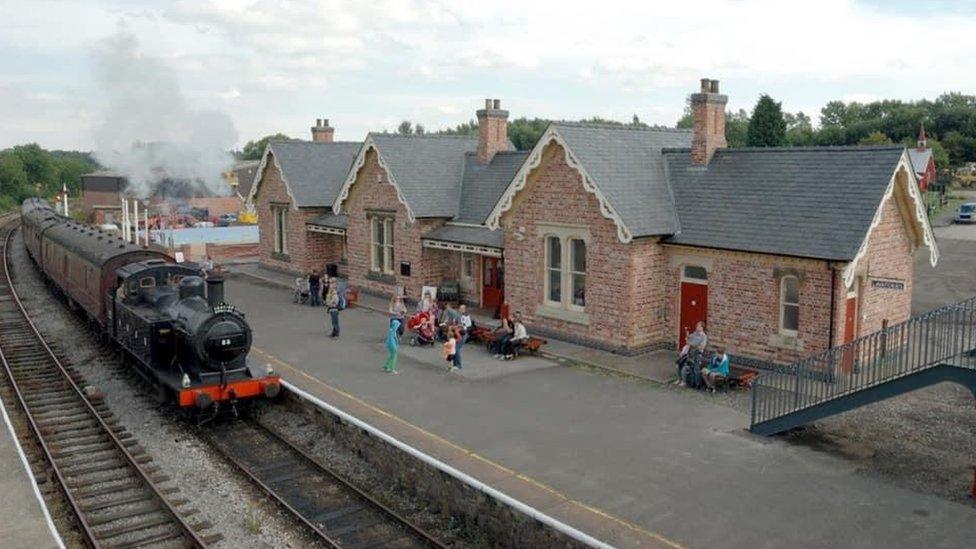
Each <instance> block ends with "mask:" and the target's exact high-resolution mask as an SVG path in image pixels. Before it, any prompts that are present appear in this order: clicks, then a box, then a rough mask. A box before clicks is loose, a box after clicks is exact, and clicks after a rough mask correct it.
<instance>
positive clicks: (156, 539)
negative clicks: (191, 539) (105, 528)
mask: <svg viewBox="0 0 976 549" xmlns="http://www.w3.org/2000/svg"><path fill="white" fill-rule="evenodd" d="M184 537H185V534H184V533H183V531H182V530H180V529H179V528H176V527H173V528H167V529H163V530H161V531H159V532H154V533H151V534H147V535H145V536H142V537H138V538H135V539H131V540H127V541H126V542H125V543H119V544H105V545H104V547H112V548H116V547H117V548H122V547H125V548H126V549H137V548H139V547H148V546H153V547H163V548H165V547H167V545H163V543H164V542H166V541H171V540H172V541H176V542H178V543H174V544H172V547H174V548H182V547H186V541H185V540H184Z"/></svg>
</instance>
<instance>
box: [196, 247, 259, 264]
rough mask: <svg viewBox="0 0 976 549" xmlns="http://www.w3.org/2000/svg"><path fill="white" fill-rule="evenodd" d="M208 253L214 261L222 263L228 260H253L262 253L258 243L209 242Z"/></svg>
mask: <svg viewBox="0 0 976 549" xmlns="http://www.w3.org/2000/svg"><path fill="white" fill-rule="evenodd" d="M206 250H207V251H206V254H207V255H209V256H210V258H211V259H213V261H214V263H217V264H220V263H224V262H227V261H239V260H253V259H257V258H258V257H259V254H260V246H259V245H258V244H210V243H208V244H207V248H206Z"/></svg>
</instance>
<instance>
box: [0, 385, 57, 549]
mask: <svg viewBox="0 0 976 549" xmlns="http://www.w3.org/2000/svg"><path fill="white" fill-rule="evenodd" d="M6 405H7V404H6V403H4V402H0V408H3V407H4V406H6ZM0 415H2V416H3V418H2V419H3V421H2V422H0V431H2V432H0V547H3V548H4V549H47V548H54V547H59V548H63V547H64V545H63V544H62V542H61V538H60V537H59V536H58V534H57V531H56V530H55V528H54V524H53V523H52V522H51V519H50V517H49V516H48V514H47V509H46V508H45V507H44V505H43V503H42V499H41V494H40V492H38V491H37V487H36V485H35V484H34V479H33V476H32V474H31V472H30V470H29V469H28V465H27V462H26V461H25V458H24V456H23V454H22V453H21V451H20V449H19V447H18V445H17V442H16V439H15V435H14V433H13V432H12V430H11V426H10V420H9V418H8V417H7V412H6V409H3V410H0Z"/></svg>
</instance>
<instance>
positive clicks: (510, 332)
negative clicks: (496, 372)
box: [492, 311, 529, 360]
mask: <svg viewBox="0 0 976 549" xmlns="http://www.w3.org/2000/svg"><path fill="white" fill-rule="evenodd" d="M528 340H529V332H528V330H527V329H526V328H525V323H523V322H522V313H520V312H518V311H515V314H514V315H512V317H511V318H507V317H502V325H501V326H500V327H499V328H498V329H497V330H495V342H494V345H493V347H492V350H493V351H494V354H495V358H499V359H502V360H512V359H513V358H515V350H516V349H517V348H518V347H519V346H520V345H522V344H524V343H525V342H526V341H528Z"/></svg>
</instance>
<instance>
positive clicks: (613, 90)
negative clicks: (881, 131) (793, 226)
mask: <svg viewBox="0 0 976 549" xmlns="http://www.w3.org/2000/svg"><path fill="white" fill-rule="evenodd" d="M0 13H2V14H3V16H2V17H0V52H2V53H0V148H5V147H9V146H12V145H15V144H20V143H28V142H37V143H39V144H40V145H41V146H43V147H45V148H49V149H78V150H90V149H92V148H94V147H95V146H96V141H97V140H98V132H99V128H102V129H104V128H105V126H106V125H110V124H113V123H114V122H115V120H116V118H117V117H120V116H122V117H124V116H126V112H127V111H126V110H125V109H120V108H119V102H118V101H114V100H113V99H112V98H113V90H108V89H106V88H107V87H112V81H111V80H106V79H105V77H104V73H105V71H101V74H102V76H101V77H99V73H100V71H99V70H98V66H99V59H100V57H99V56H100V55H102V56H103V57H104V50H105V48H106V44H119V43H125V44H128V46H126V47H127V48H128V50H127V53H128V56H129V57H130V58H131V59H132V60H134V62H137V63H142V62H144V63H145V65H144V70H130V71H127V72H123V73H121V74H128V75H136V76H133V77H131V78H134V79H135V80H136V81H135V82H132V81H129V82H126V85H125V86H124V88H125V89H126V90H129V91H132V90H136V91H138V93H141V94H142V95H143V96H144V98H145V97H148V98H149V100H152V98H153V93H155V91H156V87H158V86H160V84H159V81H163V82H164V84H163V86H164V87H167V94H168V95H167V98H166V100H167V101H171V100H173V99H174V97H173V95H172V94H173V93H176V94H178V96H179V97H178V99H177V103H178V105H179V108H180V109H182V111H181V112H184V113H190V116H191V117H192V116H193V113H211V114H213V113H218V114H219V113H225V114H226V117H224V118H229V120H230V126H229V127H224V122H223V120H224V118H220V117H217V118H219V119H220V120H221V122H220V124H222V126H221V135H222V136H225V137H222V139H224V140H225V141H227V142H233V143H235V146H237V147H239V146H241V145H243V144H244V143H245V142H246V141H248V140H251V139H256V138H259V137H261V136H263V135H266V134H269V133H275V132H283V133H286V134H289V135H291V136H294V137H301V138H306V139H307V138H308V137H309V127H310V126H311V125H312V124H313V123H314V121H315V119H316V118H328V119H330V121H331V123H332V126H334V127H335V128H336V139H338V140H350V141H357V140H362V139H363V137H364V136H365V135H366V133H367V132H368V131H371V130H383V129H394V128H395V127H396V126H397V124H398V123H399V122H400V121H401V120H405V119H406V120H411V121H413V122H416V123H421V124H423V125H424V126H425V127H426V128H427V129H428V130H432V129H437V128H445V127H451V126H454V125H456V124H458V123H460V122H465V121H468V120H470V119H472V118H473V117H474V111H475V110H476V109H478V108H479V107H481V106H483V105H484V99H485V98H488V97H491V98H499V99H501V101H502V106H503V108H506V109H508V110H509V111H510V113H511V114H510V116H511V117H513V118H515V117H520V116H527V117H530V118H531V117H543V118H553V119H580V118H588V117H591V116H600V117H604V118H611V119H618V120H624V121H627V120H630V119H631V117H632V115H634V114H637V115H638V116H639V117H640V118H641V120H643V121H645V122H648V123H654V124H663V125H669V126H672V125H674V123H675V122H676V121H677V119H678V118H679V117H680V116H681V113H682V111H683V109H684V105H685V100H686V97H687V96H688V94H689V93H692V92H694V91H696V89H697V87H698V81H699V79H700V78H705V77H707V78H714V79H718V80H720V81H721V91H722V92H723V93H725V94H727V95H728V96H729V108H730V109H732V110H737V109H740V108H744V109H747V110H751V108H752V106H753V105H754V104H755V102H756V100H757V98H758V96H759V94H761V93H768V94H770V95H771V96H773V98H775V99H776V100H778V101H782V102H783V108H784V109H785V110H787V111H790V112H795V111H803V112H806V113H807V114H811V115H814V118H815V119H816V117H815V115H816V114H817V113H818V112H819V110H820V108H821V107H822V106H823V105H824V104H825V103H826V102H827V101H830V100H834V99H841V100H847V101H851V100H858V101H870V100H874V99H881V98H893V99H904V100H913V99H920V98H934V97H936V96H938V95H939V94H941V93H943V92H946V91H962V92H966V93H974V90H976V70H974V69H976V61H973V59H974V58H973V55H972V52H973V51H976V32H974V31H973V29H976V2H973V1H960V2H939V1H927V2H921V1H916V2H901V1H881V0H870V1H864V0H861V1H855V0H818V1H811V2H807V1H802V0H791V1H788V2H784V1H774V0H734V1H732V0H696V1H695V2H653V1H641V2H620V1H616V0H601V1H593V0H591V1H588V2H575V1H570V0H537V1H535V0H533V1H528V0H480V1H473V2H467V1H434V0H369V1H346V0H321V1H307V2H302V1H277V0H274V1H273V0H252V1H230V0H176V1H171V2H164V1H152V0H104V1H97V0H90V1H86V0H74V1H62V2H58V1H48V0H30V1H27V0H16V1H15V0H0ZM100 52H101V53H100ZM147 72H152V73H153V74H156V73H162V74H163V75H164V77H160V78H156V77H150V78H146V83H147V85H146V86H143V85H142V82H141V80H142V78H143V77H140V76H138V75H140V74H146V73H147ZM170 83H171V84H172V86H169V84H170ZM170 87H171V88H172V89H169V88H170ZM140 88H145V89H142V90H140ZM117 95H118V93H116V94H115V96H116V99H117ZM136 105H138V103H136ZM134 108H138V107H134ZM166 110H167V109H166V108H161V109H152V111H154V112H148V113H143V112H138V113H137V112H133V113H132V120H133V121H137V122H138V123H137V124H130V126H132V128H134V129H132V131H134V132H136V133H137V134H138V135H139V137H140V138H142V135H141V133H142V132H144V133H145V137H144V139H143V140H145V141H151V140H154V139H157V138H158V137H159V135H158V132H157V131H156V128H157V126H162V125H165V124H164V123H165V120H161V119H158V118H156V117H166V116H167V114H166ZM208 116H209V115H208ZM157 120H158V123H157ZM207 120H210V118H207V119H201V120H200V121H199V122H198V123H197V124H195V125H190V127H191V128H197V129H195V130H190V131H198V130H199V128H200V127H201V126H203V125H206V124H207V122H206V121H207ZM130 129H131V128H130ZM168 131H172V128H170V129H169V130H168ZM228 132H229V133H228Z"/></svg>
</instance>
